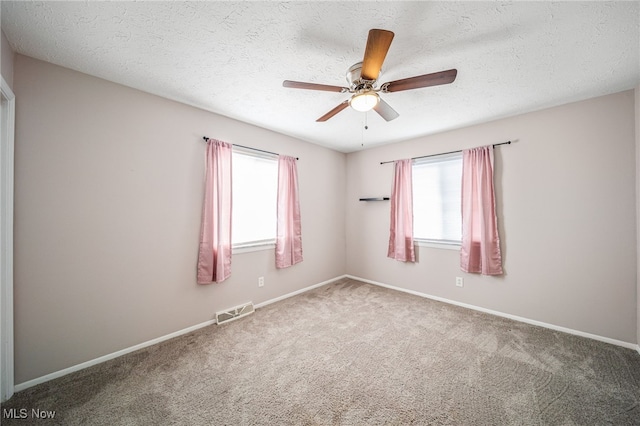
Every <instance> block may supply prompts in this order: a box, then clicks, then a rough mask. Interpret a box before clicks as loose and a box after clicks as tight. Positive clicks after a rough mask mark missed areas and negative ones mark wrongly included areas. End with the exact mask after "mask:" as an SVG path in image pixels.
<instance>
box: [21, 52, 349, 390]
mask: <svg viewBox="0 0 640 426" xmlns="http://www.w3.org/2000/svg"><path fill="white" fill-rule="evenodd" d="M14 86H15V93H16V97H17V99H19V102H18V103H17V112H16V166H15V183H16V191H15V217H16V219H15V351H16V352H15V354H16V356H15V359H16V374H15V377H16V383H18V384H19V383H23V382H25V381H28V380H30V379H34V378H38V377H40V376H43V375H45V374H48V373H52V372H55V371H59V370H61V369H64V368H67V367H70V366H73V365H76V364H79V363H82V362H84V361H88V360H92V359H95V358H97V357H99V356H102V355H106V354H110V353H113V352H115V351H118V350H121V349H124V348H128V347H131V346H132V345H136V344H139V343H142V342H145V341H148V340H150V339H154V338H157V337H160V336H164V335H166V334H168V333H172V332H175V331H178V330H181V329H184V328H186V327H189V326H193V325H196V324H199V323H202V322H205V321H207V320H210V319H212V318H213V314H214V313H215V312H216V311H218V310H221V309H224V308H228V307H232V306H235V305H237V304H240V303H242V302H246V301H253V302H254V303H256V304H257V303H260V302H264V301H267V300H270V299H272V298H275V297H278V296H281V295H285V294H287V293H290V292H293V291H296V290H299V289H302V288H305V287H308V286H311V285H314V284H317V283H320V282H323V281H326V280H330V279H332V278H335V277H337V276H341V275H343V274H344V273H345V239H344V235H345V230H344V218H345V205H344V204H345V203H344V200H345V187H344V182H345V179H346V176H345V174H346V172H345V165H346V156H345V155H344V154H342V153H338V152H335V151H332V150H328V149H324V148H321V147H319V146H316V145H312V144H308V143H304V142H301V141H300V140H296V139H293V138H291V137H287V136H283V135H280V134H277V133H274V132H270V131H267V130H264V129H260V128H257V127H254V126H251V125H248V124H243V123H240V122H238V121H234V120H231V119H228V118H225V117H222V116H219V115H216V114H212V113H208V112H205V111H203V110H199V109H196V108H192V107H189V106H186V105H182V104H179V103H176V102H172V101H168V100H165V99H162V98H159V97H156V96H152V95H149V94H146V93H143V92H140V91H136V90H133V89H130V88H127V87H123V86H120V85H117V84H113V83H110V82H107V81H104V80H101V79H98V78H95V77H91V76H88V75H85V74H81V73H78V72H74V71H71V70H68V69H65V68H61V67H58V66H55V65H52V64H48V63H45V62H41V61H38V60H35V59H31V58H28V57H25V56H21V55H16V61H15V82H14ZM203 135H207V136H210V137H215V138H218V139H221V140H225V141H228V142H232V143H233V142H235V143H239V144H243V145H249V146H254V147H260V148H262V149H266V150H270V151H275V152H280V153H283V154H288V155H293V156H298V157H300V161H299V162H298V170H299V182H300V191H301V193H300V198H301V211H302V226H303V248H304V256H305V260H304V262H302V263H301V264H299V265H296V266H294V267H292V268H289V269H285V270H276V269H275V266H274V262H275V260H274V253H273V250H269V251H260V252H252V253H245V254H239V255H236V256H234V258H233V273H232V277H231V278H230V279H229V280H227V281H226V282H224V283H221V284H214V285H206V286H200V285H197V284H196V259H197V250H198V237H199V230H200V214H201V208H202V196H203V181H202V180H203V176H204V152H205V144H204V143H203V141H202V139H201V138H202V136H203ZM258 276H264V277H265V281H266V284H265V286H264V287H263V288H258V287H257V278H258Z"/></svg>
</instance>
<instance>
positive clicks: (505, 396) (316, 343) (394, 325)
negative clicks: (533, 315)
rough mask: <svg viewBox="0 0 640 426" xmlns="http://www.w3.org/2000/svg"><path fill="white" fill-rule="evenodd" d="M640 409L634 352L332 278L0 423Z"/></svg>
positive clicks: (459, 420) (502, 415) (477, 418)
mask: <svg viewBox="0 0 640 426" xmlns="http://www.w3.org/2000/svg"><path fill="white" fill-rule="evenodd" d="M639 401H640V355H639V354H638V353H637V352H635V351H633V350H630V349H625V348H620V347H616V346H612V345H609V344H605V343H601V342H597V341H593V340H589V339H585V338H581V337H576V336H572V335H567V334H563V333H559V332H555V331H551V330H547V329H543V328H539V327H535V326H531V325H527V324H522V323H518V322H514V321H511V320H507V319H503V318H499V317H495V316H491V315H487V314H482V313H479V312H475V311H470V310H466V309H463V308H459V307H455V306H451V305H447V304H444V303H439V302H435V301H431V300H427V299H423V298H420V297H416V296H411V295H408V294H405V293H400V292H396V291H393V290H388V289H384V288H380V287H376V286H372V285H369V284H364V283H360V282H356V281H352V280H341V281H339V282H336V283H333V284H330V285H327V286H324V287H321V288H318V289H315V290H313V291H310V292H307V293H305V294H302V295H298V296H296V297H293V298H290V299H287V300H284V301H281V302H278V303H275V304H272V305H269V306H267V307H264V308H262V309H258V310H257V311H256V313H255V314H253V315H250V316H248V317H246V318H243V319H240V320H237V321H234V322H231V323H228V324H223V325H220V326H215V325H214V326H211V327H206V328H203V329H200V330H198V331H196V332H193V333H191V334H188V335H185V336H181V337H178V338H175V339H173V340H170V341H167V342H165V343H162V344H159V345H156V346H153V347H150V348H147V349H143V350H140V351H138V352H135V353H132V354H129V355H125V356H123V357H121V358H118V359H116V360H113V361H110V362H107V363H104V364H101V365H98V366H95V367H91V368H88V369H86V370H83V371H80V372H77V373H74V374H71V375H68V376H65V377H62V378H60V379H57V380H53V381H51V382H48V383H45V384H42V385H39V386H36V387H34V388H31V389H27V390H26V391H23V392H20V393H18V394H16V395H15V396H14V397H13V398H12V399H11V400H10V401H8V403H6V404H3V406H2V410H3V414H6V413H7V412H8V411H7V410H10V409H12V408H13V409H16V411H14V413H20V410H21V409H25V411H27V412H28V418H27V419H26V420H10V419H7V418H4V419H3V421H2V424H3V425H5V424H6V425H12V424H20V425H25V424H38V425H45V424H61V425H156V424H158V425H159V424H163V425H165V424H179V425H254V424H255V425H258V424H260V425H407V424H416V425H606V424H613V425H638V424H640V406H639ZM33 409H37V410H55V417H54V419H53V420H37V419H34V418H33V417H32V411H31V410H33ZM23 413H24V411H23Z"/></svg>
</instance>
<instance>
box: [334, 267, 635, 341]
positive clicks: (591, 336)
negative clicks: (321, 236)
mask: <svg viewBox="0 0 640 426" xmlns="http://www.w3.org/2000/svg"><path fill="white" fill-rule="evenodd" d="M346 277H347V278H351V279H354V280H358V281H362V282H365V283H369V284H373V285H377V286H380V287H385V288H389V289H392V290H397V291H402V292H404V293H409V294H413V295H415V296H420V297H424V298H427V299H432V300H437V301H438V302H444V303H449V304H451V305H456V306H461V307H463V308H468V309H473V310H474V311H480V312H484V313H487V314H491V315H496V316H499V317H503V318H509V319H512V320H514V321H519V322H524V323H527V324H531V325H537V326H539V327H544V328H549V329H551V330H556V331H561V332H563V333H568V334H574V335H576V336H581V337H586V338H589V339H593V340H598V341H601V342H605V343H610V344H612V345H616V346H622V347H624V348H629V349H635V350H637V351H638V353H640V345H637V344H635V343H629V342H624V341H622V340H616V339H611V338H609V337H604V336H598V335H596V334H591V333H585V332H583V331H578V330H573V329H571V328H566V327H561V326H558V325H554V324H548V323H545V322H541V321H536V320H532V319H529V318H524V317H519V316H517V315H511V314H506V313H504V312H499V311H494V310H492V309H486V308H481V307H479V306H475V305H469V304H467V303H462V302H457V301H455V300H450V299H445V298H443V297H438V296H432V295H430V294H426V293H420V292H418V291H413V290H408V289H406V288H402V287H396V286H392V285H389V284H384V283H381V282H377V281H372V280H368V279H365V278H360V277H356V276H353V275H346Z"/></svg>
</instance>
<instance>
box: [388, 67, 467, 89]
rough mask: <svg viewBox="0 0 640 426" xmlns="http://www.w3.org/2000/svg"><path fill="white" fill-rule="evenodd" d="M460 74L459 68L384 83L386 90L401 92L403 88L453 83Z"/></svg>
mask: <svg viewBox="0 0 640 426" xmlns="http://www.w3.org/2000/svg"><path fill="white" fill-rule="evenodd" d="M456 75H458V70H456V69H452V70H446V71H440V72H434V73H431V74H424V75H418V76H416V77H410V78H405V79H402V80H396V81H390V82H388V83H385V84H383V85H382V86H383V87H384V88H386V89H385V90H384V91H385V92H399V91H401V90H410V89H418V88H420V87H430V86H439V85H441V84H449V83H453V81H454V80H455V79H456Z"/></svg>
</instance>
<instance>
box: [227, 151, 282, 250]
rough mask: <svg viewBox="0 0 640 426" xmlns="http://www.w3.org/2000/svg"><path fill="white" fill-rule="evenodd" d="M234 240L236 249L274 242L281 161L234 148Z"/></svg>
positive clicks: (232, 234)
mask: <svg viewBox="0 0 640 426" xmlns="http://www.w3.org/2000/svg"><path fill="white" fill-rule="evenodd" d="M232 173H233V176H232V184H233V188H232V191H233V202H232V219H231V239H232V242H233V246H234V247H243V246H251V245H260V244H269V243H275V238H276V224H277V216H276V215H277V211H276V208H277V204H276V203H277V198H278V160H277V157H275V156H273V155H265V154H260V153H256V152H255V151H248V150H243V149H241V148H236V147H234V148H233V157H232Z"/></svg>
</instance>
